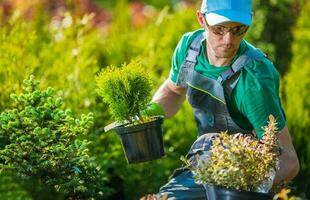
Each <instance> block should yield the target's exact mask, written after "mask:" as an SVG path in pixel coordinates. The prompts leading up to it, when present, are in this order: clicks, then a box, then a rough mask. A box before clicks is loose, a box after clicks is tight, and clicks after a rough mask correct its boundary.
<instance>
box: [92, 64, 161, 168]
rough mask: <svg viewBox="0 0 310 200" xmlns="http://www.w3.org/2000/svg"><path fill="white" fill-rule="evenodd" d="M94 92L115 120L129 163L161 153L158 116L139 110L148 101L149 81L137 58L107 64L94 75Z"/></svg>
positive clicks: (145, 159) (114, 126)
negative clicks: (96, 89)
mask: <svg viewBox="0 0 310 200" xmlns="http://www.w3.org/2000/svg"><path fill="white" fill-rule="evenodd" d="M96 80H97V86H98V93H99V95H100V96H101V97H102V98H103V101H104V102H105V103H107V104H108V106H109V108H110V112H111V114H112V116H113V117H114V118H115V120H116V122H118V123H114V124H113V123H112V125H113V126H112V127H113V128H114V129H115V130H116V131H117V132H118V134H119V135H120V136H121V138H122V144H123V148H124V150H125V153H126V158H127V161H128V162H129V163H131V162H142V161H148V160H153V159H155V158H159V157H161V156H162V155H163V154H164V150H163V139H162V132H161V124H162V122H163V118H162V117H160V116H155V117H150V116H147V115H142V114H141V113H142V112H143V111H144V110H145V109H146V107H147V103H148V102H149V101H150V97H151V91H152V82H151V78H150V76H149V75H148V73H147V72H146V71H144V70H143V67H142V65H141V63H140V62H139V61H138V60H133V61H131V62H130V63H129V64H123V65H122V66H121V67H115V66H109V67H107V68H105V69H103V70H102V71H101V73H100V74H99V75H98V76H97V77H96Z"/></svg>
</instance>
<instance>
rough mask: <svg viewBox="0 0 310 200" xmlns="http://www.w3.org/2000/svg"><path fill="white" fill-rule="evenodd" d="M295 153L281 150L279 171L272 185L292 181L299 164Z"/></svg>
mask: <svg viewBox="0 0 310 200" xmlns="http://www.w3.org/2000/svg"><path fill="white" fill-rule="evenodd" d="M294 154H295V152H289V151H287V150H285V149H284V150H283V151H282V154H281V156H280V162H279V170H278V171H277V172H276V176H275V179H274V181H273V185H278V184H280V183H281V182H282V181H290V180H292V179H293V178H294V177H295V176H296V175H297V174H298V171H299V163H298V159H297V156H296V155H294Z"/></svg>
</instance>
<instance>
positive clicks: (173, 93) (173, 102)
mask: <svg viewBox="0 0 310 200" xmlns="http://www.w3.org/2000/svg"><path fill="white" fill-rule="evenodd" d="M185 92H186V89H185V88H181V87H178V86H175V85H173V83H172V82H171V81H170V80H166V81H165V82H164V83H163V84H162V85H161V86H160V88H159V89H158V90H157V92H156V93H155V94H154V96H153V98H152V101H153V102H156V103H158V104H160V105H161V106H162V108H163V109H164V111H165V116H166V117H167V118H169V117H172V116H173V115H174V114H175V113H176V112H177V111H178V110H179V108H180V107H181V105H182V103H183V101H184V99H185Z"/></svg>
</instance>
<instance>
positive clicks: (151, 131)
mask: <svg viewBox="0 0 310 200" xmlns="http://www.w3.org/2000/svg"><path fill="white" fill-rule="evenodd" d="M162 123H163V118H162V117H155V118H154V121H149V122H146V123H143V124H137V125H133V126H124V125H123V126H118V127H116V128H114V129H115V130H116V132H117V133H118V135H119V136H120V138H121V141H122V145H123V149H124V152H125V155H126V159H127V161H128V163H139V162H144V161H150V160H155V159H158V158H160V157H162V156H163V155H164V154H165V151H164V144H163V135H162V129H161V125H162Z"/></svg>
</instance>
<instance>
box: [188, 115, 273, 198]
mask: <svg viewBox="0 0 310 200" xmlns="http://www.w3.org/2000/svg"><path fill="white" fill-rule="evenodd" d="M264 132H265V133H264V136H263V138H262V139H261V140H258V139H256V138H255V137H254V136H252V135H246V134H241V133H237V134H232V135H230V134H227V132H222V133H220V134H218V135H216V136H214V137H212V139H211V140H212V141H210V142H211V145H210V149H209V151H206V152H204V154H202V155H196V156H195V157H194V158H191V159H184V158H183V161H185V163H186V164H187V166H188V167H189V168H190V169H191V170H192V172H193V174H194V178H195V181H197V182H198V183H201V184H203V186H204V187H205V189H206V193H207V197H208V200H218V199H230V200H248V199H255V200H267V199H272V196H273V195H271V194H270V193H269V192H270V189H271V187H272V183H273V179H274V176H275V171H276V170H277V168H278V160H279V145H278V142H277V139H276V132H277V128H276V121H275V119H274V117H273V116H269V123H268V125H267V126H266V127H264ZM193 161H194V162H193ZM193 163H194V164H193Z"/></svg>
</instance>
